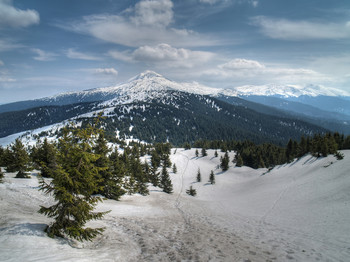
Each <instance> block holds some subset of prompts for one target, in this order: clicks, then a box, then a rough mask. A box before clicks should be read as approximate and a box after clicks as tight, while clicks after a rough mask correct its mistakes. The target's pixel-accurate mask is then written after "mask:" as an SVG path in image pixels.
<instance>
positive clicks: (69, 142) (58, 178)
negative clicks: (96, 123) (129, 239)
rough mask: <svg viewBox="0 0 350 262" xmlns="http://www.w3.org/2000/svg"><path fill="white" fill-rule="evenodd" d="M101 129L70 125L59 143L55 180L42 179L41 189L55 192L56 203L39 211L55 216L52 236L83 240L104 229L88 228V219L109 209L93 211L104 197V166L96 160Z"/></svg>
mask: <svg viewBox="0 0 350 262" xmlns="http://www.w3.org/2000/svg"><path fill="white" fill-rule="evenodd" d="M99 131H100V130H98V129H96V128H95V127H93V126H88V127H87V128H85V129H72V127H70V128H69V127H66V128H64V130H63V135H62V137H61V138H60V139H59V142H58V154H57V168H56V170H55V171H54V172H53V173H52V180H51V181H49V182H46V181H45V180H41V182H40V190H42V191H44V192H45V193H47V194H52V195H53V197H54V199H55V200H56V203H55V204H54V205H52V206H50V207H44V206H41V207H40V210H39V213H41V214H44V215H47V216H48V217H51V218H53V219H54V222H53V223H51V224H50V225H48V226H47V228H46V230H45V231H46V232H47V234H48V235H49V236H50V237H55V236H58V237H70V238H74V239H77V240H79V241H83V240H92V239H93V238H94V237H96V236H97V235H98V234H101V233H102V231H103V228H94V229H93V228H89V227H85V224H86V222H87V221H89V220H92V219H101V218H102V217H103V215H104V214H105V213H107V212H93V210H94V207H95V206H96V205H97V203H98V202H99V201H102V200H101V198H100V197H97V196H93V193H94V192H98V191H101V190H102V188H101V186H100V182H101V178H100V175H99V172H100V170H101V168H99V167H98V166H96V161H97V160H98V159H99V158H100V157H101V156H100V155H99V154H96V153H95V152H93V146H94V144H95V138H96V136H97V134H98V132H99Z"/></svg>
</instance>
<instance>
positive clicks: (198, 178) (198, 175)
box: [197, 168, 202, 182]
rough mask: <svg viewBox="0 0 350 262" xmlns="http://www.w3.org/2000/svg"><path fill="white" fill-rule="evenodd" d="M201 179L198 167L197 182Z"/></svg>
mask: <svg viewBox="0 0 350 262" xmlns="http://www.w3.org/2000/svg"><path fill="white" fill-rule="evenodd" d="M201 181H202V177H201V171H200V169H199V168H198V171H197V182H201Z"/></svg>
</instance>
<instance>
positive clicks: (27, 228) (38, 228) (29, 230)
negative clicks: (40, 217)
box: [0, 223, 47, 236]
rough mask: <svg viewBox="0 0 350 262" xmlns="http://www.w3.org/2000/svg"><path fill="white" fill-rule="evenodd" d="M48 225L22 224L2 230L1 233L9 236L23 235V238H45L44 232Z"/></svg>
mask: <svg viewBox="0 0 350 262" xmlns="http://www.w3.org/2000/svg"><path fill="white" fill-rule="evenodd" d="M46 226H47V225H46V224H38V223H22V224H17V225H13V226H9V227H5V228H1V229H0V232H2V233H4V234H7V235H22V236H45V235H46V233H45V232H44V230H45V228H46Z"/></svg>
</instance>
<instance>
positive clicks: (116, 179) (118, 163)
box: [103, 149, 127, 200]
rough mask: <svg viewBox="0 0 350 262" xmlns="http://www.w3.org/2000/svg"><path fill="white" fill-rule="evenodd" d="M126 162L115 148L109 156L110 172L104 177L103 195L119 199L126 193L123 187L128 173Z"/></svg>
mask: <svg viewBox="0 0 350 262" xmlns="http://www.w3.org/2000/svg"><path fill="white" fill-rule="evenodd" d="M126 173H127V172H126V167H125V163H124V162H123V161H122V159H121V157H120V156H119V154H118V150H117V149H115V151H114V152H112V153H111V155H110V157H109V173H108V176H106V177H105V178H104V181H103V183H104V188H103V195H104V196H105V197H107V198H110V199H114V200H119V198H120V197H121V196H122V195H124V194H125V193H126V191H125V190H124V189H123V188H122V183H123V178H124V176H125V175H126Z"/></svg>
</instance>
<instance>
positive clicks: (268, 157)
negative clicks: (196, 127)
mask: <svg viewBox="0 0 350 262" xmlns="http://www.w3.org/2000/svg"><path fill="white" fill-rule="evenodd" d="M192 147H194V148H202V151H203V149H204V150H205V149H216V150H217V149H221V151H222V152H227V151H235V152H236V155H235V158H234V159H233V162H234V163H235V164H236V166H238V167H240V166H243V165H245V166H249V167H252V168H263V167H266V168H270V167H273V166H276V165H281V164H285V163H289V162H291V161H293V160H294V159H295V158H300V157H302V156H304V155H306V154H309V153H310V154H312V155H313V156H315V157H326V156H328V155H330V154H334V155H335V156H336V157H337V158H338V159H342V157H343V156H342V154H341V153H339V152H338V150H344V149H350V136H347V137H345V136H344V135H342V134H339V133H326V134H323V135H322V134H316V135H314V136H312V137H311V136H308V137H304V136H302V137H301V139H300V140H299V141H296V140H292V139H290V140H289V141H288V143H287V144H286V145H285V146H284V147H283V146H278V145H275V144H272V143H262V144H256V143H254V142H252V141H250V140H245V141H236V140H230V141H222V140H212V141H210V140H198V141H196V142H194V143H193V144H192ZM184 148H185V149H190V148H191V145H190V144H189V143H185V144H184ZM202 155H203V154H202ZM196 156H198V153H197V154H196ZM227 159H228V156H227V155H225V156H224V157H223V158H221V168H222V169H223V171H225V170H227V168H228V160H227Z"/></svg>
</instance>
